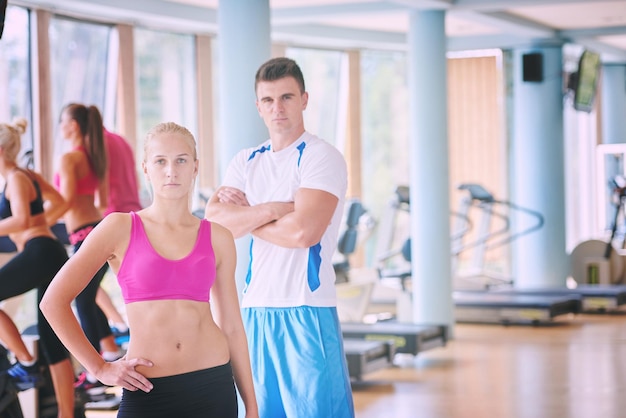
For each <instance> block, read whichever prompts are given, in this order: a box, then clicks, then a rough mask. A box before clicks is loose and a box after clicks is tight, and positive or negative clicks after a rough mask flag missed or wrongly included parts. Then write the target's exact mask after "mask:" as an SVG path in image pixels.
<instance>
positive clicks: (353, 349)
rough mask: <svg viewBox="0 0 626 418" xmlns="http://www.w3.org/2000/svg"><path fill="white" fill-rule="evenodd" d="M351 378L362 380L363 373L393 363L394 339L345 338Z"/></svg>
mask: <svg viewBox="0 0 626 418" xmlns="http://www.w3.org/2000/svg"><path fill="white" fill-rule="evenodd" d="M343 349H344V351H345V353H346V360H347V362H348V372H349V373H350V379H352V380H357V381H359V380H362V379H363V375H365V374H367V373H372V372H375V371H377V370H381V369H386V368H388V367H391V366H392V365H393V357H394V355H395V348H394V346H393V341H391V340H389V341H365V340H359V339H355V338H346V339H344V340H343Z"/></svg>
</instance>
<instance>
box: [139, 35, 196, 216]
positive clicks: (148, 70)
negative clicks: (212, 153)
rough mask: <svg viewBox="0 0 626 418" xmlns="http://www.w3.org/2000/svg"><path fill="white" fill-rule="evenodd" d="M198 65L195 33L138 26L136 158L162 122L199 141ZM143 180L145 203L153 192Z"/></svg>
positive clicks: (141, 156) (142, 188)
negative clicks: (153, 130) (181, 129)
mask: <svg viewBox="0 0 626 418" xmlns="http://www.w3.org/2000/svg"><path fill="white" fill-rule="evenodd" d="M195 68H196V66H195V42H194V38H193V36H191V35H179V34H174V33H164V32H155V31H152V30H147V29H135V77H136V80H137V81H136V87H137V97H138V99H137V138H138V144H139V146H138V148H137V149H138V153H137V154H138V155H137V158H140V159H141V158H143V149H142V146H141V144H143V138H144V137H145V135H146V132H148V130H150V129H151V128H152V127H153V126H154V125H156V124H158V123H160V122H167V121H171V122H176V123H178V124H180V125H182V126H184V127H186V128H187V129H189V131H191V133H192V134H193V135H194V136H195V137H196V140H197V141H198V140H199V138H198V135H197V130H198V129H197V126H198V116H197V115H198V112H197V91H196V88H197V83H196V70H195ZM140 182H143V183H142V184H141V185H140V189H141V190H140V195H141V200H142V204H143V205H144V206H145V205H147V204H148V203H149V201H150V195H149V191H148V187H147V184H146V183H145V179H144V178H143V177H140Z"/></svg>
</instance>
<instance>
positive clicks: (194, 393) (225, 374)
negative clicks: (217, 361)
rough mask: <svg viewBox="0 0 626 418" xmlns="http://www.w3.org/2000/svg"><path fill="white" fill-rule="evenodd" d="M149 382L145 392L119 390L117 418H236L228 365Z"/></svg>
mask: <svg viewBox="0 0 626 418" xmlns="http://www.w3.org/2000/svg"><path fill="white" fill-rule="evenodd" d="M150 382H152V384H153V386H154V388H153V389H152V390H151V391H150V392H149V393H146V392H143V391H141V390H137V391H134V392H131V391H129V390H126V389H124V390H123V392H122V403H121V404H120V409H119V411H118V413H117V418H172V417H185V418H207V417H215V418H237V393H236V391H235V382H234V380H233V371H232V368H231V366H230V363H226V364H224V365H221V366H217V367H211V368H210V369H204V370H198V371H194V372H189V373H183V374H177V375H174V376H166V377H157V378H151V379H150Z"/></svg>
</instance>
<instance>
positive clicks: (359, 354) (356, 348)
mask: <svg viewBox="0 0 626 418" xmlns="http://www.w3.org/2000/svg"><path fill="white" fill-rule="evenodd" d="M341 332H342V334H343V338H344V340H343V341H344V350H345V353H346V358H347V360H348V369H349V372H350V377H351V378H353V379H355V380H361V379H362V376H363V374H365V373H370V372H373V371H376V370H379V369H384V368H388V367H391V366H392V365H393V361H394V357H395V355H396V354H401V353H405V354H411V355H413V356H417V355H418V354H419V353H421V352H423V351H426V350H430V349H433V348H436V347H443V346H445V345H446V341H447V334H446V332H447V331H446V327H445V326H441V325H419V324H410V323H400V322H393V321H382V322H377V323H374V324H365V323H362V322H343V323H342V324H341Z"/></svg>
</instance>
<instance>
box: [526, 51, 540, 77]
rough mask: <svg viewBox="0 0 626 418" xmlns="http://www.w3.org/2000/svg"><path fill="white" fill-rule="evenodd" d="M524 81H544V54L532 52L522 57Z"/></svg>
mask: <svg viewBox="0 0 626 418" xmlns="http://www.w3.org/2000/svg"><path fill="white" fill-rule="evenodd" d="M522 79H523V80H524V81H532V82H541V81H543V54H542V53H540V52H532V53H530V54H524V55H522Z"/></svg>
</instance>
